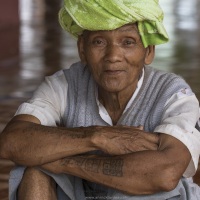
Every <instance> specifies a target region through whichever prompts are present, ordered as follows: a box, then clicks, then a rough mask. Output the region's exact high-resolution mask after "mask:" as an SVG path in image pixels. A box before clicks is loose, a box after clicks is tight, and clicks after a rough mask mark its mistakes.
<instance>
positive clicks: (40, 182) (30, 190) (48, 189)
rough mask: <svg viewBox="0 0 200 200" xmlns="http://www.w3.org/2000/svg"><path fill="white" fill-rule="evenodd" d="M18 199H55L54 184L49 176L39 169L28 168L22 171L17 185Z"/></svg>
mask: <svg viewBox="0 0 200 200" xmlns="http://www.w3.org/2000/svg"><path fill="white" fill-rule="evenodd" d="M18 197H19V199H26V198H22V197H28V198H29V199H38V198H40V199H41V198H42V199H56V184H55V182H54V180H53V179H52V178H51V177H50V176H48V175H46V174H45V173H43V172H42V171H40V170H39V169H37V168H34V167H28V168H26V170H25V171H24V175H23V178H22V181H21V183H20V185H19V188H18ZM50 197H51V198H50ZM52 197H54V198H52Z"/></svg>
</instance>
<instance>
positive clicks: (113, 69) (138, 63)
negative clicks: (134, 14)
mask: <svg viewBox="0 0 200 200" xmlns="http://www.w3.org/2000/svg"><path fill="white" fill-rule="evenodd" d="M78 47H79V55H80V58H81V60H82V62H83V63H85V64H87V65H88V67H89V68H90V70H91V73H92V74H93V77H94V79H95V81H96V82H97V84H98V85H99V87H100V88H101V89H103V90H106V91H107V92H121V91H123V90H130V91H131V90H133V89H134V88H135V87H136V85H137V82H138V79H139V77H140V74H141V72H142V68H143V67H144V64H150V63H151V61H152V60H153V56H154V47H152V46H150V47H148V48H146V49H145V48H144V46H143V44H142V41H141V39H140V35H139V33H138V29H137V26H136V25H135V24H131V25H125V26H122V27H120V28H118V29H116V30H112V31H86V32H85V33H84V34H83V36H81V37H80V38H79V41H78Z"/></svg>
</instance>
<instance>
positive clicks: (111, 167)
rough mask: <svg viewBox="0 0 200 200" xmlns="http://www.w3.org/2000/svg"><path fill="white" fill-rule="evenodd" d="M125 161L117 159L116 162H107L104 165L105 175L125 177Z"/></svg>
mask: <svg viewBox="0 0 200 200" xmlns="http://www.w3.org/2000/svg"><path fill="white" fill-rule="evenodd" d="M122 167H123V160H122V159H116V160H107V161H104V163H103V174H105V175H109V176H118V177H121V176H123V171H122Z"/></svg>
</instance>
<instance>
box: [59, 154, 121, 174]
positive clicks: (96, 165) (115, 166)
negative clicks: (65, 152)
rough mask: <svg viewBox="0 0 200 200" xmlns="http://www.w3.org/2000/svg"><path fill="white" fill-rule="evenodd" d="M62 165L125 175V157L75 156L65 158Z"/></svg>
mask: <svg viewBox="0 0 200 200" xmlns="http://www.w3.org/2000/svg"><path fill="white" fill-rule="evenodd" d="M61 164H62V165H65V166H67V165H76V166H79V167H83V168H84V169H85V170H86V171H90V172H94V173H101V172H102V173H103V174H104V175H108V176H117V177H122V176H123V165H124V162H123V159H111V160H105V159H98V158H85V157H73V158H65V159H63V162H62V163H61Z"/></svg>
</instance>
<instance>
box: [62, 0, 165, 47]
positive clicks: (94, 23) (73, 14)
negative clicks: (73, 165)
mask: <svg viewBox="0 0 200 200" xmlns="http://www.w3.org/2000/svg"><path fill="white" fill-rule="evenodd" d="M59 21H60V24H61V26H62V28H63V29H64V30H66V31H68V32H69V33H71V34H72V35H73V36H75V37H78V35H80V34H81V33H82V32H83V30H89V31H98V30H114V29H116V28H119V27H121V26H123V25H125V24H130V23H135V22H137V23H138V30H139V33H140V36H141V38H142V42H143V44H144V46H145V47H147V46H148V45H157V44H162V43H165V42H167V41H168V36H167V33H166V31H165V28H164V26H163V24H162V21H163V12H162V10H161V8H160V6H159V4H158V0H64V6H63V8H61V10H60V12H59Z"/></svg>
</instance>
